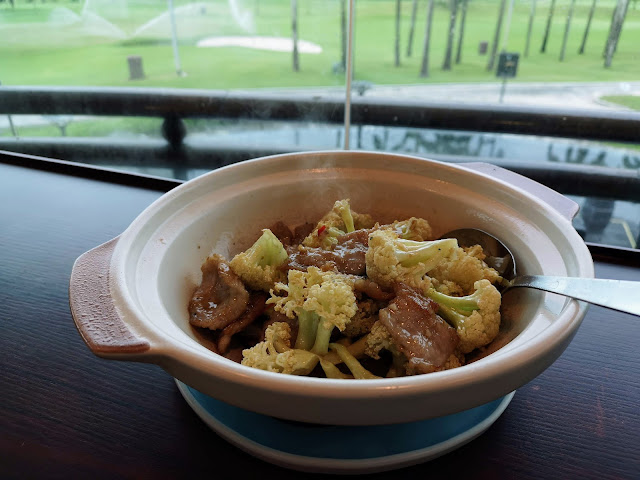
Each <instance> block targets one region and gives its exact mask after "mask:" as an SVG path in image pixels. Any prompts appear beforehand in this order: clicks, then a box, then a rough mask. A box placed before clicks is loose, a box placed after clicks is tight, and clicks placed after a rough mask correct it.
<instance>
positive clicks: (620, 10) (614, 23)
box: [604, 0, 629, 68]
mask: <svg viewBox="0 0 640 480" xmlns="http://www.w3.org/2000/svg"><path fill="white" fill-rule="evenodd" d="M628 7H629V0H618V3H617V5H616V9H615V10H614V12H613V18H612V20H611V27H610V29H609V38H607V44H606V46H605V57H604V66H605V67H606V68H608V67H610V66H611V62H612V60H613V54H614V53H615V51H616V47H617V46H618V40H619V39H620V32H621V31H622V24H623V23H624V19H625V16H626V14H627V8H628Z"/></svg>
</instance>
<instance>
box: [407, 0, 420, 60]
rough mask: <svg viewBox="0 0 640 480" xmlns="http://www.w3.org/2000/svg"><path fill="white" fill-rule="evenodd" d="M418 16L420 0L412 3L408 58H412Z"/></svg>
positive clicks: (414, 0)
mask: <svg viewBox="0 0 640 480" xmlns="http://www.w3.org/2000/svg"><path fill="white" fill-rule="evenodd" d="M417 15H418V0H413V2H412V3H411V25H410V26H409V40H408V41H407V57H410V56H411V50H412V49H413V33H414V31H415V29H416V16H417Z"/></svg>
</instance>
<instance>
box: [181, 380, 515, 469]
mask: <svg viewBox="0 0 640 480" xmlns="http://www.w3.org/2000/svg"><path fill="white" fill-rule="evenodd" d="M176 383H177V384H178V388H179V390H180V392H181V393H182V396H183V397H184V398H185V400H186V401H187V403H188V404H189V406H191V408H193V410H194V411H195V412H196V414H197V415H198V416H199V417H200V418H201V419H202V420H203V421H204V422H205V423H206V424H207V425H208V426H209V427H211V429H213V430H214V431H215V432H216V433H217V434H218V435H220V436H221V437H223V438H224V439H225V440H227V441H229V442H230V443H232V444H234V445H235V446H237V447H239V448H241V449H242V450H244V451H246V452H248V453H250V454H252V455H254V456H256V457H258V458H261V459H263V460H265V461H268V462H271V463H274V464H276V465H280V466H283V467H287V468H293V469H296V470H302V471H310V472H323V473H372V472H379V471H384V470H391V469H394V468H400V467H405V466H409V465H414V464H417V463H421V462H425V461H428V460H432V459H434V458H436V457H439V456H440V455H443V454H445V453H447V452H450V451H452V450H454V449H456V448H458V447H460V446H462V445H464V444H465V443H468V442H470V441H471V440H473V439H474V438H476V437H477V436H478V435H480V434H481V433H483V432H484V431H485V430H487V429H488V428H489V427H490V426H491V425H492V424H493V423H494V422H495V421H496V420H497V419H498V417H500V415H501V414H502V412H504V410H505V409H506V408H507V405H509V402H511V399H512V398H513V395H514V393H515V392H512V393H510V394H509V395H506V396H504V397H502V398H499V399H498V400H494V401H493V402H490V403H487V404H485V405H481V406H479V407H476V408H472V409H470V410H465V411H463V412H459V413H456V414H453V415H448V416H446V417H439V418H432V419H429V420H422V421H419V422H412V423H403V424H399V425H376V426H355V427H354V426H333V425H313V424H305V423H298V422H289V421H286V420H278V419H277V418H273V417H269V416H266V415H261V414H258V413H253V412H250V411H247V410H243V409H240V408H238V407H234V406H232V405H229V404H226V403H224V402H221V401H219V400H216V399H214V398H212V397H209V396H207V395H204V394H203V393H200V392H199V391H197V390H195V389H194V388H191V387H189V386H188V385H186V384H184V383H182V382H180V381H179V380H176Z"/></svg>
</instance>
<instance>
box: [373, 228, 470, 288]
mask: <svg viewBox="0 0 640 480" xmlns="http://www.w3.org/2000/svg"><path fill="white" fill-rule="evenodd" d="M457 246H458V242H457V240H456V239H454V238H446V239H443V240H433V241H424V242H421V241H414V240H404V239H402V238H399V237H398V234H397V233H396V232H395V231H393V230H386V229H383V230H376V231H374V232H371V234H370V235H369V248H368V250H367V253H366V257H365V260H366V266H367V276H368V277H369V278H370V279H371V280H373V281H374V282H376V283H377V284H378V285H380V286H382V287H388V288H390V287H393V285H394V284H395V283H397V282H403V283H405V284H407V285H409V286H411V287H414V288H427V287H429V286H430V279H429V277H427V276H426V274H427V273H428V272H430V271H431V270H433V269H434V268H435V267H436V266H437V265H438V264H439V263H440V262H442V261H443V260H444V259H445V258H447V256H448V255H449V254H450V253H451V252H452V251H453V250H454V249H455V248H457Z"/></svg>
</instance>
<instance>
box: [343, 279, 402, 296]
mask: <svg viewBox="0 0 640 480" xmlns="http://www.w3.org/2000/svg"><path fill="white" fill-rule="evenodd" d="M353 289H354V290H355V291H356V292H360V293H364V294H365V295H366V296H367V297H369V298H373V299H374V300H383V301H386V300H391V299H392V298H393V297H394V295H395V294H394V293H393V292H387V291H385V290H383V289H382V288H381V287H380V285H378V284H377V283H376V282H374V281H373V280H369V279H368V278H366V277H361V278H358V279H357V280H356V281H355V283H354V284H353Z"/></svg>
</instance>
